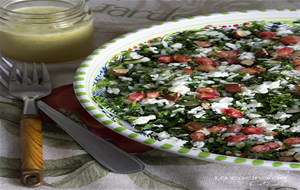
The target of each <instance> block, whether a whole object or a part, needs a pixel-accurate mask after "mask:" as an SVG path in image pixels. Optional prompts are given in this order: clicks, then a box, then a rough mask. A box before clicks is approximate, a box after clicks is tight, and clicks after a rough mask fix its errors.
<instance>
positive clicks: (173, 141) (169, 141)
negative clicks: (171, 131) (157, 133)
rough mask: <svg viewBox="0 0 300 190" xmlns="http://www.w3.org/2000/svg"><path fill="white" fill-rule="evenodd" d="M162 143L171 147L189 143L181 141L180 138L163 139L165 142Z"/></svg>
mask: <svg viewBox="0 0 300 190" xmlns="http://www.w3.org/2000/svg"><path fill="white" fill-rule="evenodd" d="M161 142H163V143H167V144H171V145H174V146H183V145H184V144H185V143H187V142H188V141H186V140H182V139H179V138H176V137H171V138H166V139H163V140H161Z"/></svg>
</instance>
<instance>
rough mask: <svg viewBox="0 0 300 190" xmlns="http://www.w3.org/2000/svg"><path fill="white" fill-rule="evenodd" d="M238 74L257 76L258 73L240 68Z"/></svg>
mask: <svg viewBox="0 0 300 190" xmlns="http://www.w3.org/2000/svg"><path fill="white" fill-rule="evenodd" d="M238 72H241V73H245V74H249V75H258V74H259V71H257V70H256V69H253V68H240V69H238Z"/></svg>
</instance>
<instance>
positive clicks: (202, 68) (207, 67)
mask: <svg viewBox="0 0 300 190" xmlns="http://www.w3.org/2000/svg"><path fill="white" fill-rule="evenodd" d="M195 69H197V70H198V71H207V72H208V71H216V70H218V69H217V68H216V67H214V66H212V65H198V66H197V67H195Z"/></svg>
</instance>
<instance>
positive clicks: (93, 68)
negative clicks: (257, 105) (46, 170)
mask: <svg viewBox="0 0 300 190" xmlns="http://www.w3.org/2000/svg"><path fill="white" fill-rule="evenodd" d="M299 19H300V10H297V9H276V10H275V9H274V10H273V9H267V10H266V9H264V10H247V11H234V12H225V13H216V14H209V15H200V16H195V17H188V18H182V19H178V20H172V21H168V22H163V23H158V24H155V25H151V26H149V27H145V28H141V29H138V30H135V31H132V32H130V33H127V34H124V35H122V36H120V37H118V38H115V39H113V40H111V41H109V42H107V43H106V44H103V45H102V46H100V47H99V48H97V49H95V50H94V52H93V53H92V54H91V55H89V56H88V57H87V58H86V59H85V60H84V61H83V62H82V63H81V64H80V66H79V67H78V69H77V71H76V73H75V77H74V80H73V87H74V91H75V93H76V96H77V98H78V100H79V102H80V103H81V105H82V106H83V107H84V108H85V109H86V111H87V112H88V113H89V114H90V115H91V116H93V117H94V118H95V119H96V120H98V121H99V122H100V123H102V124H104V125H105V126H107V127H108V128H110V129H112V130H114V131H115V132H117V133H119V134H121V135H123V136H125V137H127V138H130V139H132V140H134V141H137V142H139V143H143V144H146V145H149V146H151V147H153V148H156V149H160V150H164V151H168V152H171V153H175V154H178V155H181V156H187V157H191V158H194V159H202V160H206V161H211V162H217V163H226V164H237V165H241V166H252V167H266V168H274V169H280V170H300V163H297V162H280V161H269V160H256V159H248V158H239V157H233V156H226V155H219V154H213V153H208V152H201V151H198V150H191V149H188V148H182V147H179V146H174V145H171V144H166V143H163V142H161V141H159V140H156V139H153V138H149V137H147V136H144V135H141V134H139V133H137V132H135V131H134V130H130V129H127V128H125V127H123V126H121V125H119V124H118V122H116V121H115V120H114V118H113V117H112V116H111V115H110V113H109V112H107V111H106V110H105V109H103V108H102V107H101V106H99V105H98V104H96V103H95V102H94V101H93V100H92V97H93V93H92V92H93V85H94V84H95V83H96V82H97V80H99V79H100V80H101V78H103V77H104V71H105V69H106V64H107V63H108V62H109V61H110V60H111V59H112V58H113V57H114V56H115V55H117V54H120V53H121V52H123V51H127V50H131V49H135V48H136V47H137V46H138V44H140V43H147V41H148V40H149V39H154V38H157V37H163V36H166V35H168V34H173V33H176V32H181V31H185V30H195V29H200V28H204V27H207V26H209V27H211V28H224V27H233V26H241V25H245V24H248V23H249V22H250V23H251V21H262V20H263V21H266V22H270V23H274V22H280V23H287V24H295V22H294V21H297V20H298V21H299ZM296 24H299V23H296Z"/></svg>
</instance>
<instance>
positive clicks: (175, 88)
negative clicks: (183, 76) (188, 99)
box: [169, 81, 191, 95]
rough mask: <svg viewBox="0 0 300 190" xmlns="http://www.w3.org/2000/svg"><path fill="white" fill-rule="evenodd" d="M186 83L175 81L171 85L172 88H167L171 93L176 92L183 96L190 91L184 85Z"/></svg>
mask: <svg viewBox="0 0 300 190" xmlns="http://www.w3.org/2000/svg"><path fill="white" fill-rule="evenodd" d="M186 83H187V82H182V81H176V82H174V83H173V84H172V86H171V87H170V88H169V90H170V91H171V92H178V93H179V94H181V95H185V94H186V93H187V92H189V91H190V90H191V89H190V88H189V87H187V86H185V85H184V84H186Z"/></svg>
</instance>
